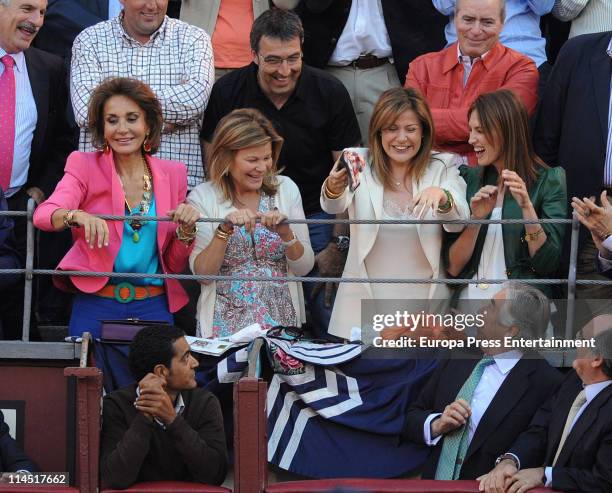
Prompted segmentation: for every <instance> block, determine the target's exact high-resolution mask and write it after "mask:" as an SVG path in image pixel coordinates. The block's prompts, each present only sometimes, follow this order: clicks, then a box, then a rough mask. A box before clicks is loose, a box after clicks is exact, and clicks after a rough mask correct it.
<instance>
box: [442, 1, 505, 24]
mask: <svg viewBox="0 0 612 493" xmlns="http://www.w3.org/2000/svg"><path fill="white" fill-rule="evenodd" d="M498 1H499V9H500V10H499V17H500V19H501V21H502V24H503V23H504V22H506V0H498ZM460 2H461V0H457V3H456V4H455V12H454V13H455V15H457V12H459V3H460Z"/></svg>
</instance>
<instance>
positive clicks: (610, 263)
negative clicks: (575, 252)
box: [598, 236, 612, 270]
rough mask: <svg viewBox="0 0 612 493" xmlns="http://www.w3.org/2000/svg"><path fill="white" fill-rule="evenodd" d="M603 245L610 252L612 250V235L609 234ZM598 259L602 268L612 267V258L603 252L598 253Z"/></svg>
mask: <svg viewBox="0 0 612 493" xmlns="http://www.w3.org/2000/svg"><path fill="white" fill-rule="evenodd" d="M602 246H603V247H604V248H605V249H606V250H608V251H609V252H612V236H608V237H607V238H606V239H605V240H604V242H603V243H602ZM598 261H599V267H600V268H601V270H608V269H612V260H610V259H608V258H605V257H602V256H601V253H599V254H598Z"/></svg>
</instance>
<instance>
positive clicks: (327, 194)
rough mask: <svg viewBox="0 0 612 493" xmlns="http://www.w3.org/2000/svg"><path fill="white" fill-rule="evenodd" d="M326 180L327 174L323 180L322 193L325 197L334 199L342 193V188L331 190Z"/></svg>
mask: <svg viewBox="0 0 612 493" xmlns="http://www.w3.org/2000/svg"><path fill="white" fill-rule="evenodd" d="M328 180H329V176H328V177H327V178H325V182H324V185H325V186H324V187H323V193H324V194H325V197H327V198H328V199H330V200H335V199H337V198H338V197H340V196H341V195H342V194H343V193H344V190H342V191H341V192H332V191H331V189H330V188H329V182H328Z"/></svg>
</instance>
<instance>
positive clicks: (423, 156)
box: [369, 87, 434, 188]
mask: <svg viewBox="0 0 612 493" xmlns="http://www.w3.org/2000/svg"><path fill="white" fill-rule="evenodd" d="M408 110H412V111H414V113H415V114H416V116H417V118H418V119H419V122H420V123H421V129H422V132H423V140H422V141H421V148H420V149H419V151H418V152H417V153H416V155H415V156H414V158H413V159H412V163H411V164H410V174H411V176H414V178H415V179H416V180H417V181H418V180H419V179H420V178H421V177H422V176H423V174H424V173H425V170H426V169H427V165H428V164H429V161H430V160H431V149H432V147H433V142H434V124H433V118H432V116H431V111H430V110H429V106H427V103H426V101H425V99H424V98H423V96H421V94H420V93H419V92H418V91H416V90H415V89H412V88H403V87H395V88H393V89H388V90H386V91H385V92H383V93H382V94H381V95H380V98H379V99H378V102H377V103H376V106H374V111H373V113H372V118H371V119H370V131H369V141H370V156H371V158H372V170H373V172H374V175H375V176H376V178H377V179H378V180H379V181H380V182H381V183H382V184H383V185H385V186H387V187H388V188H392V187H393V180H392V179H391V167H390V164H389V158H388V156H387V153H386V152H385V150H384V149H383V146H382V137H381V133H382V130H383V128H385V127H388V126H389V125H391V124H393V122H395V120H397V119H398V118H399V117H400V115H401V114H402V113H404V112H405V111H408Z"/></svg>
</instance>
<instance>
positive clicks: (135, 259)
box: [113, 195, 164, 286]
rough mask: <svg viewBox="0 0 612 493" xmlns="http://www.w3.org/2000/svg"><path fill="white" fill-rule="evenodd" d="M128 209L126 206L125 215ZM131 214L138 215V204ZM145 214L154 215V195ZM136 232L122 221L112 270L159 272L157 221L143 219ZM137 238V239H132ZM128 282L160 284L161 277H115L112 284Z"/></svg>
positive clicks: (140, 284) (139, 284)
mask: <svg viewBox="0 0 612 493" xmlns="http://www.w3.org/2000/svg"><path fill="white" fill-rule="evenodd" d="M128 214H129V211H128V210H127V207H126V215H128ZM132 214H135V215H136V214H137V215H140V205H138V207H135V208H134V209H132ZM145 216H155V196H154V195H153V196H152V197H151V206H150V207H149V212H147V214H145ZM135 233H136V232H135V231H134V229H133V228H132V226H131V225H130V222H129V221H125V222H124V223H123V240H122V241H121V247H120V248H119V253H117V258H116V259H115V266H114V269H113V271H114V272H142V273H149V274H157V273H161V270H160V268H159V258H158V256H157V221H143V223H142V228H140V230H139V231H138V232H137V234H136V236H135V235H134V234H135ZM135 239H137V241H134V240H135ZM120 282H129V283H132V284H135V285H138V286H161V285H163V283H164V281H163V279H151V278H144V279H134V278H120V277H115V278H114V280H113V283H114V284H119V283H120Z"/></svg>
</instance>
